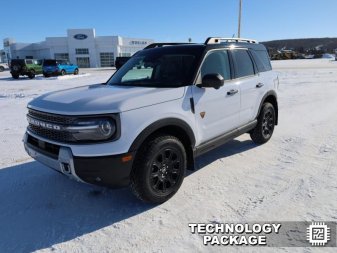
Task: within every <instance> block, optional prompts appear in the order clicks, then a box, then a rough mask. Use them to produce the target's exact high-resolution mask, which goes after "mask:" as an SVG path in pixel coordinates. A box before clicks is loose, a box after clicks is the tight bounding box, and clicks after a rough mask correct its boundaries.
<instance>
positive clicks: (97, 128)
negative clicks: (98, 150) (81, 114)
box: [66, 119, 116, 141]
mask: <svg viewBox="0 0 337 253" xmlns="http://www.w3.org/2000/svg"><path fill="white" fill-rule="evenodd" d="M66 131H68V132H70V133H71V134H72V136H73V137H74V138H75V139H76V140H78V141H83V140H86V141H102V140H108V139H110V138H111V137H112V136H113V135H114V134H115V133H116V123H115V122H114V120H112V119H90V120H81V121H79V122H77V124H76V125H73V126H69V127H66Z"/></svg>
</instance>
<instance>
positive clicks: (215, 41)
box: [205, 37, 259, 45]
mask: <svg viewBox="0 0 337 253" xmlns="http://www.w3.org/2000/svg"><path fill="white" fill-rule="evenodd" d="M223 42H236V43H237V42H246V43H252V44H259V42H257V41H256V40H251V39H242V38H221V37H209V38H207V40H206V41H205V45H208V44H220V43H223Z"/></svg>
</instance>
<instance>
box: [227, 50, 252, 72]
mask: <svg viewBox="0 0 337 253" xmlns="http://www.w3.org/2000/svg"><path fill="white" fill-rule="evenodd" d="M232 52H233V58H234V65H235V77H236V78H240V77H245V76H251V75H254V74H255V71H254V65H253V62H252V59H251V58H250V56H249V54H248V51H247V50H233V51H232Z"/></svg>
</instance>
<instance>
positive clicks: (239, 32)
mask: <svg viewBox="0 0 337 253" xmlns="http://www.w3.org/2000/svg"><path fill="white" fill-rule="evenodd" d="M239 1H240V3H239V24H238V38H240V37H241V12H242V0H239Z"/></svg>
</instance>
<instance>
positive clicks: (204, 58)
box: [193, 48, 235, 86]
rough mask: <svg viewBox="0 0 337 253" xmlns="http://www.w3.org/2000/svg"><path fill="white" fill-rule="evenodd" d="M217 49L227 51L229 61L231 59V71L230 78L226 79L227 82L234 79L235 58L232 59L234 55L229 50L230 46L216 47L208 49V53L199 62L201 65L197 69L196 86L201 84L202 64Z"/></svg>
mask: <svg viewBox="0 0 337 253" xmlns="http://www.w3.org/2000/svg"><path fill="white" fill-rule="evenodd" d="M215 51H227V56H228V61H229V71H230V79H227V80H224V82H225V83H227V82H231V81H233V80H234V77H235V76H234V63H233V59H232V56H231V55H230V53H229V51H230V48H215V49H211V50H208V51H207V52H206V54H205V55H204V57H203V59H202V61H201V63H200V64H199V67H198V71H197V74H196V77H195V79H194V84H193V85H195V86H197V85H198V84H201V67H202V65H203V64H204V62H205V60H206V58H207V57H208V56H209V55H210V54H211V53H213V52H215Z"/></svg>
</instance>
